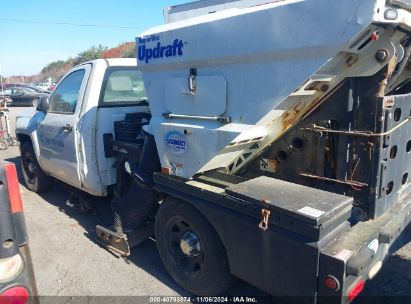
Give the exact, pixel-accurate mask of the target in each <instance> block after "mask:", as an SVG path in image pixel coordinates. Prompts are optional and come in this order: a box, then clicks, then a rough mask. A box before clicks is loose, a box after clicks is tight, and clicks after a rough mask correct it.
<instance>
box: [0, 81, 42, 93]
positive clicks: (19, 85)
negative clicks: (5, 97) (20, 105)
mask: <svg viewBox="0 0 411 304" xmlns="http://www.w3.org/2000/svg"><path fill="white" fill-rule="evenodd" d="M10 88H29V89H32V90H34V91H36V92H37V93H49V90H46V89H42V88H38V87H36V86H34V85H30V84H26V83H2V84H0V92H1V91H5V90H7V89H10Z"/></svg>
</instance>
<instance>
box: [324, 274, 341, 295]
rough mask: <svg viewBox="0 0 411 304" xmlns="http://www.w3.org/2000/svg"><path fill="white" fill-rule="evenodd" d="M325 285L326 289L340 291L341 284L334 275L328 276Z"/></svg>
mask: <svg viewBox="0 0 411 304" xmlns="http://www.w3.org/2000/svg"><path fill="white" fill-rule="evenodd" d="M324 285H325V287H327V288H328V289H331V290H333V291H338V290H339V289H340V282H339V281H338V280H337V278H336V277H334V276H332V275H329V276H327V278H326V279H325V280H324Z"/></svg>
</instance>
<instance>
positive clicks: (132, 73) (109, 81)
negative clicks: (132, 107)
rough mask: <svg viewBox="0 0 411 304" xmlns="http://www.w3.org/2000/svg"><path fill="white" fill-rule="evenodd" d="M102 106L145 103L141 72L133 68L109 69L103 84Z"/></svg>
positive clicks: (145, 97) (145, 96)
mask: <svg viewBox="0 0 411 304" xmlns="http://www.w3.org/2000/svg"><path fill="white" fill-rule="evenodd" d="M104 86H105V87H104V88H103V89H104V94H103V97H102V103H103V105H104V104H105V105H114V104H115V105H118V104H140V103H146V102H147V95H146V90H145V87H144V82H143V77H142V75H141V72H140V71H138V70H137V69H136V68H135V67H133V68H110V69H109V70H108V71H107V74H106V77H105V82H104Z"/></svg>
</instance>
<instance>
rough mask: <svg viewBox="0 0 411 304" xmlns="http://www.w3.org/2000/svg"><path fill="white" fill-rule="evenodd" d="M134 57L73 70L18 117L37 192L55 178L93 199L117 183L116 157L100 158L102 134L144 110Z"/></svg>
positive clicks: (27, 169) (29, 179)
mask: <svg viewBox="0 0 411 304" xmlns="http://www.w3.org/2000/svg"><path fill="white" fill-rule="evenodd" d="M148 111H149V108H148V103H147V98H146V94H145V90H144V84H143V81H142V76H141V73H140V72H139V71H137V64H136V60H135V59H107V60H103V59H97V60H95V61H91V62H87V63H84V64H81V65H79V66H77V67H75V68H74V69H72V70H71V71H70V72H69V73H68V74H67V75H66V76H65V77H64V78H63V79H62V80H61V81H60V83H59V84H58V85H57V87H56V89H55V90H54V92H53V93H52V94H51V96H50V98H48V99H43V100H42V101H41V102H40V104H39V106H38V107H37V109H36V110H31V111H30V112H26V113H24V114H20V116H19V117H17V122H16V135H17V138H18V140H19V141H20V143H21V155H22V167H23V169H24V170H23V175H24V179H25V181H26V184H27V187H28V188H29V189H30V190H33V191H36V192H41V191H43V190H46V189H47V188H48V187H49V186H50V182H49V176H53V177H55V178H57V179H59V180H61V181H63V182H65V183H67V184H69V185H71V186H73V187H75V188H78V189H81V190H83V191H85V192H88V193H90V194H92V195H95V196H105V195H107V188H108V187H109V186H110V185H113V184H114V183H115V182H116V170H115V168H114V167H113V164H114V158H107V157H105V154H104V144H103V134H104V133H114V124H113V122H114V121H119V120H121V119H123V118H124V116H125V113H129V112H148Z"/></svg>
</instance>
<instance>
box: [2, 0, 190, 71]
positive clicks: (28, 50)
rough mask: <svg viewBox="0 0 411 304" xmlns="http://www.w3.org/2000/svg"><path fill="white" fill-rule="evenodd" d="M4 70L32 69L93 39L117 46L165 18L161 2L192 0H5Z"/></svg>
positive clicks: (81, 48) (78, 49)
mask: <svg viewBox="0 0 411 304" xmlns="http://www.w3.org/2000/svg"><path fill="white" fill-rule="evenodd" d="M1 2H2V3H1V6H0V32H1V35H0V37H1V38H0V74H1V75H3V76H6V77H9V76H12V75H34V74H38V73H39V72H40V71H41V69H42V68H43V67H44V66H46V65H47V64H48V63H50V62H52V61H55V60H66V59H67V58H69V57H75V56H76V55H77V54H78V53H80V52H82V51H84V50H86V49H88V48H89V47H91V46H93V45H96V46H97V45H99V44H102V45H103V46H107V47H115V46H117V45H118V44H120V43H121V42H127V41H134V39H135V37H136V36H137V35H138V34H139V33H141V32H143V31H144V30H146V29H148V28H150V27H152V26H156V25H160V24H162V23H164V19H163V8H164V7H166V6H170V5H176V4H181V3H186V2H191V0H145V1H143V0H69V1H61V0H60V1H59V0H57V1H56V0H13V1H9V0H5V1H1Z"/></svg>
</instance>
